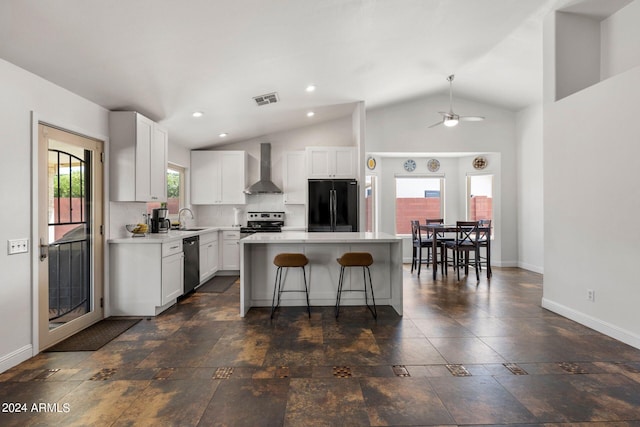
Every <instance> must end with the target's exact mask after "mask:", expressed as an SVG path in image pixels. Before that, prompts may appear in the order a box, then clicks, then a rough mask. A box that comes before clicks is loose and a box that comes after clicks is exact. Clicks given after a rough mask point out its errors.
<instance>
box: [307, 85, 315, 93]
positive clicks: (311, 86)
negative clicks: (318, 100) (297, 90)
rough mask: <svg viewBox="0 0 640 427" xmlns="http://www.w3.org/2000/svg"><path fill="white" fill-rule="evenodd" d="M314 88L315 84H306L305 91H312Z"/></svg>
mask: <svg viewBox="0 0 640 427" xmlns="http://www.w3.org/2000/svg"><path fill="white" fill-rule="evenodd" d="M315 90H316V86H315V85H309V86H307V89H306V91H307V92H314V91H315Z"/></svg>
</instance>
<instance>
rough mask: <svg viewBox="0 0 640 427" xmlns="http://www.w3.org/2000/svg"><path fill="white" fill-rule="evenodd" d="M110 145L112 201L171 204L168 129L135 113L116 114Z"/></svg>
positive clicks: (112, 115)
mask: <svg viewBox="0 0 640 427" xmlns="http://www.w3.org/2000/svg"><path fill="white" fill-rule="evenodd" d="M109 146H110V158H109V163H110V168H111V170H110V174H109V176H110V194H111V200H112V201H115V202H166V201H167V149H168V134H167V131H166V130H164V129H163V128H161V127H160V126H159V125H158V124H157V123H154V122H153V121H151V120H149V119H148V118H146V117H144V116H143V115H141V114H138V113H136V112H135V111H112V112H110V113H109Z"/></svg>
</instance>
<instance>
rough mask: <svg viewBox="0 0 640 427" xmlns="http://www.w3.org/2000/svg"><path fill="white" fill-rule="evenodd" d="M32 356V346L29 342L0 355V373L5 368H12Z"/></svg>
mask: <svg viewBox="0 0 640 427" xmlns="http://www.w3.org/2000/svg"><path fill="white" fill-rule="evenodd" d="M32 356H33V346H32V345H31V344H29V345H25V346H24V347H22V348H19V349H17V350H15V351H12V352H11V353H9V354H7V355H5V356H2V357H0V373H1V372H4V371H6V370H7V369H10V368H13V367H14V366H16V365H19V364H20V363H22V362H24V361H25V360H27V359H30V358H31V357H32Z"/></svg>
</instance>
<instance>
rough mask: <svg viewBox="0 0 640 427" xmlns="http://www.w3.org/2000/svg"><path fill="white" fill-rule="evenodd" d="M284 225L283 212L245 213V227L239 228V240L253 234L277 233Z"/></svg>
mask: <svg viewBox="0 0 640 427" xmlns="http://www.w3.org/2000/svg"><path fill="white" fill-rule="evenodd" d="M283 225H284V212H247V226H246V227H240V238H243V237H247V236H250V235H251V234H254V233H279V232H281V231H282V226H283Z"/></svg>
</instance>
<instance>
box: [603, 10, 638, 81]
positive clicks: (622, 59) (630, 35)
mask: <svg viewBox="0 0 640 427" xmlns="http://www.w3.org/2000/svg"><path fill="white" fill-rule="evenodd" d="M639 22H640V1H637V0H636V1H634V2H632V3H630V4H629V5H628V6H626V7H625V8H623V9H621V10H620V11H618V13H615V14H613V15H611V16H610V17H609V18H607V19H605V20H603V21H602V22H601V24H600V34H601V48H600V49H601V59H602V64H601V67H600V69H601V78H602V79H603V80H604V79H607V78H609V77H611V76H615V75H616V74H619V73H622V72H624V71H627V70H630V69H631V68H633V67H636V66H637V65H638V64H640V26H639V25H638V23H639Z"/></svg>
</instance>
